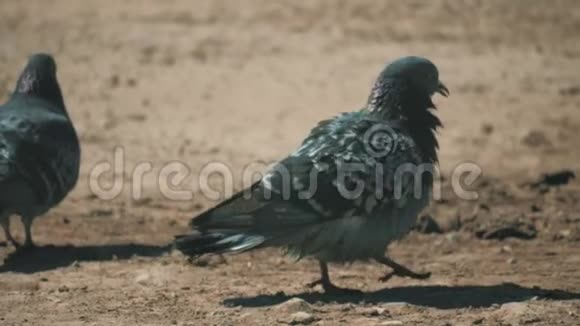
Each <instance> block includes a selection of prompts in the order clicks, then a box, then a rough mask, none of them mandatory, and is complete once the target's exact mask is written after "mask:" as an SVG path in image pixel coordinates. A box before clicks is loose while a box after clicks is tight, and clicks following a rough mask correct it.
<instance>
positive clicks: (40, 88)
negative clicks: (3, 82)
mask: <svg viewBox="0 0 580 326" xmlns="http://www.w3.org/2000/svg"><path fill="white" fill-rule="evenodd" d="M13 96H14V97H19V96H35V97H38V98H41V99H44V100H47V101H49V102H51V103H52V104H55V105H57V106H59V107H60V108H62V109H64V101H63V98H62V93H61V91H60V86H59V85H58V80H57V78H56V62H55V61H54V58H53V57H52V56H51V55H49V54H45V53H38V54H34V55H32V56H31V57H30V59H29V60H28V64H27V65H26V67H25V68H24V71H22V73H21V74H20V78H18V82H17V84H16V90H15V91H14V94H13Z"/></svg>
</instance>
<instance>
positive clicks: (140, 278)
mask: <svg viewBox="0 0 580 326" xmlns="http://www.w3.org/2000/svg"><path fill="white" fill-rule="evenodd" d="M150 279H151V275H150V274H149V273H141V274H139V275H137V277H135V283H137V284H141V285H145V284H147V283H148V282H149V280H150Z"/></svg>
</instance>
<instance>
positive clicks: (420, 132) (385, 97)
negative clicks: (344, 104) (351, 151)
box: [366, 79, 442, 163]
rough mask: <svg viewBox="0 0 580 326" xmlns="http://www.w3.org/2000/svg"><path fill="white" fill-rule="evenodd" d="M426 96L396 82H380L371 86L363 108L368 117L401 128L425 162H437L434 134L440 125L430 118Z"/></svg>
mask: <svg viewBox="0 0 580 326" xmlns="http://www.w3.org/2000/svg"><path fill="white" fill-rule="evenodd" d="M434 109H435V104H433V102H432V101H431V96H430V95H429V94H423V93H421V92H417V91H416V90H414V89H413V88H412V87H410V85H408V84H407V83H404V82H403V81H401V80H397V79H383V80H380V81H377V83H376V84H375V85H374V87H373V89H372V91H371V95H370V96H369V100H368V103H367V106H366V111H367V112H368V114H370V115H371V116H374V117H376V118H378V119H381V120H386V121H389V122H392V123H394V124H397V125H400V126H401V127H403V128H404V129H405V130H406V131H407V132H408V133H409V134H410V136H411V137H412V138H413V140H414V141H415V142H416V143H417V145H418V146H419V148H420V149H421V152H422V153H423V155H424V159H425V161H428V162H430V163H436V162H437V149H438V148H439V145H438V142H437V138H436V137H435V133H436V130H437V128H438V127H441V126H442V124H441V121H440V120H439V118H437V116H436V115H434V114H433V112H432V111H433V110H434Z"/></svg>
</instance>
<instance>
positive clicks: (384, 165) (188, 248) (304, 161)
mask: <svg viewBox="0 0 580 326" xmlns="http://www.w3.org/2000/svg"><path fill="white" fill-rule="evenodd" d="M436 92H438V93H440V94H442V95H444V96H448V94H449V91H448V90H447V88H446V87H445V86H444V85H443V83H441V82H440V81H439V73H438V70H437V68H436V67H435V65H434V64H433V63H431V62H430V61H429V60H427V59H425V58H420V57H404V58H401V59H398V60H396V61H394V62H393V63H391V64H390V65H388V66H387V67H386V68H385V69H384V70H383V72H382V73H381V74H380V76H379V77H378V79H377V81H376V82H375V84H374V87H373V89H372V92H371V95H370V97H369V100H368V103H367V105H366V106H365V107H364V108H363V109H361V110H360V111H356V112H350V113H343V114H341V115H339V116H337V117H335V118H333V119H330V120H326V121H322V122H320V123H319V124H318V126H317V127H315V128H314V129H312V131H311V132H310V134H309V135H308V137H307V138H306V139H305V140H304V142H303V143H302V145H301V146H300V147H299V148H298V150H296V151H295V152H294V153H293V154H291V155H290V156H288V157H287V158H285V159H284V160H282V161H280V162H278V163H277V164H276V165H274V167H273V168H272V169H271V170H269V171H268V172H267V173H266V174H265V175H264V177H263V178H262V179H261V180H260V181H258V182H257V183H255V184H253V185H252V186H250V187H249V188H248V189H246V190H244V191H242V192H240V193H237V194H236V195H234V196H233V197H232V198H230V199H228V200H226V201H225V202H223V203H221V204H220V205H218V206H217V207H215V208H213V209H210V210H209V211H206V212H205V213H203V214H201V216H198V217H197V218H194V219H193V220H192V222H191V224H192V227H193V229H194V232H193V233H192V234H189V235H182V236H178V237H176V240H175V243H176V247H177V248H178V249H179V250H180V251H182V252H183V253H184V254H186V255H189V256H194V257H195V256H198V255H202V254H207V253H225V252H231V253H238V252H244V251H248V250H251V249H257V248H264V247H282V248H285V249H286V250H287V252H288V254H290V255H291V256H294V257H296V258H297V259H300V258H302V257H305V256H310V257H314V258H316V259H317V260H318V261H319V265H320V269H321V276H322V277H321V279H320V280H318V281H316V282H313V283H312V284H310V285H311V286H314V285H317V284H320V285H322V287H323V288H324V290H325V291H326V292H339V293H343V292H351V291H354V290H349V289H342V288H338V287H336V286H335V285H333V284H332V283H331V281H330V278H329V275H328V265H327V264H328V263H329V262H338V263H344V262H352V261H355V260H370V259H374V260H376V261H377V262H379V263H382V264H384V265H387V266H389V267H390V268H391V269H392V272H391V273H389V274H387V275H386V276H385V277H383V278H382V279H383V280H387V279H388V278H390V277H391V276H393V275H397V276H404V277H411V278H416V279H425V278H428V277H429V276H430V273H417V272H413V271H411V270H410V269H408V268H406V267H404V266H402V265H399V264H397V263H396V262H395V261H393V260H392V259H390V258H389V257H387V256H385V250H386V247H387V246H388V244H389V243H390V242H392V241H394V240H397V239H400V238H402V237H403V236H404V235H405V234H406V233H408V232H409V231H410V230H411V228H412V227H413V226H414V224H415V222H416V219H417V215H418V214H419V213H420V212H421V211H422V210H423V208H424V207H426V206H427V205H428V203H429V200H430V197H431V193H432V185H433V168H434V167H435V165H436V164H437V148H438V144H437V139H436V137H435V131H436V129H437V128H438V127H440V126H441V122H440V121H439V119H438V118H437V117H436V116H435V115H434V114H433V112H432V111H433V110H434V109H435V105H434V104H433V102H432V101H431V96H432V95H433V94H434V93H436ZM355 292H357V291H355Z"/></svg>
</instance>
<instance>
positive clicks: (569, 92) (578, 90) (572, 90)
mask: <svg viewBox="0 0 580 326" xmlns="http://www.w3.org/2000/svg"><path fill="white" fill-rule="evenodd" d="M560 95H562V96H574V95H580V86H570V87H565V88H561V89H560Z"/></svg>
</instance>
